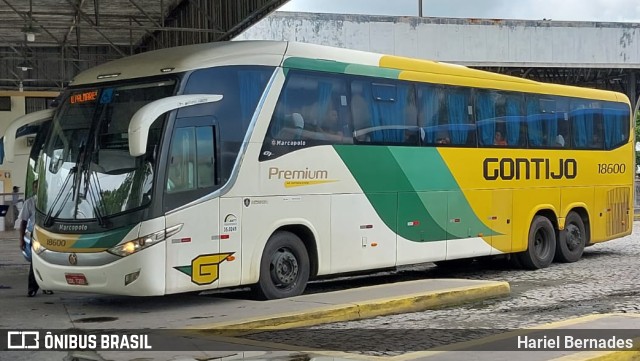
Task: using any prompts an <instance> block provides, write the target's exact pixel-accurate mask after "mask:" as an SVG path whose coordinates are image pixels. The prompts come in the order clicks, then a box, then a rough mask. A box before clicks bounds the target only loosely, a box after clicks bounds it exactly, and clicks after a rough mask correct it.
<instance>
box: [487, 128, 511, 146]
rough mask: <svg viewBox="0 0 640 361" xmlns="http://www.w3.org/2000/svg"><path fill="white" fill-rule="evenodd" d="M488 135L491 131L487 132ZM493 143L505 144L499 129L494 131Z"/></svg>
mask: <svg viewBox="0 0 640 361" xmlns="http://www.w3.org/2000/svg"><path fill="white" fill-rule="evenodd" d="M489 136H491V133H489ZM493 145H507V141H506V139H504V136H503V135H502V132H501V131H497V132H496V134H495V136H494V138H493Z"/></svg>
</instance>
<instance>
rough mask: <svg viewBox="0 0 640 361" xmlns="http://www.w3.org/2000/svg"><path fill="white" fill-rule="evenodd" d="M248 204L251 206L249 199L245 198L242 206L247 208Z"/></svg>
mask: <svg viewBox="0 0 640 361" xmlns="http://www.w3.org/2000/svg"><path fill="white" fill-rule="evenodd" d="M249 204H251V200H250V199H249V198H245V199H244V206H245V207H249Z"/></svg>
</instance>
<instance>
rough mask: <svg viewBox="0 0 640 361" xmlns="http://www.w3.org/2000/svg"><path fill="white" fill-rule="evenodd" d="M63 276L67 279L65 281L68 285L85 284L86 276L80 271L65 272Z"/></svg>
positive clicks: (86, 283)
mask: <svg viewBox="0 0 640 361" xmlns="http://www.w3.org/2000/svg"><path fill="white" fill-rule="evenodd" d="M64 277H65V278H66V279H67V283H68V284H70V285H79V286H87V285H89V283H88V282H87V277H85V276H84V275H83V274H82V273H65V274H64Z"/></svg>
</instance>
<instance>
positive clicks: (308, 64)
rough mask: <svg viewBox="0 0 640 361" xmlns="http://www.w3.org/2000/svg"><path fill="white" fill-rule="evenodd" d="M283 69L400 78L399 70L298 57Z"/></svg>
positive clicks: (288, 59) (289, 61)
mask: <svg viewBox="0 0 640 361" xmlns="http://www.w3.org/2000/svg"><path fill="white" fill-rule="evenodd" d="M283 67H284V68H285V70H286V68H291V69H303V70H314V71H324V72H331V73H340V74H352V75H363V76H374V77H380V78H389V79H398V77H399V76H400V70H397V69H389V68H380V67H377V66H369V65H360V64H350V63H343V62H339V61H332V60H322V59H308V58H298V57H291V58H287V59H286V60H285V61H284V64H283Z"/></svg>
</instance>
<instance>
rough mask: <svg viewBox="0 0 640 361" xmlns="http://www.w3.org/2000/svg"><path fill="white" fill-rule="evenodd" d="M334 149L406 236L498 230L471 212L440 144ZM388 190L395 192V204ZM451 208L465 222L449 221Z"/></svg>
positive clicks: (422, 239) (448, 235)
mask: <svg viewBox="0 0 640 361" xmlns="http://www.w3.org/2000/svg"><path fill="white" fill-rule="evenodd" d="M334 148H335V149H336V151H337V152H338V155H339V156H340V158H341V159H342V160H343V161H344V162H345V164H346V166H347V167H348V168H349V171H350V172H351V173H352V175H353V176H354V178H355V179H356V181H357V182H358V184H359V185H360V187H361V188H362V190H363V191H364V193H365V195H366V196H367V199H369V201H370V202H371V204H372V206H373V207H374V209H375V210H376V213H377V214H378V216H380V218H381V219H382V221H383V222H384V223H385V224H386V225H387V227H389V228H390V229H391V230H393V231H394V232H396V233H397V234H398V235H400V236H402V237H403V238H406V239H408V240H411V241H415V242H428V241H440V240H445V239H458V238H469V237H475V236H477V235H478V234H483V235H484V236H489V235H495V234H497V233H496V232H493V231H492V230H491V229H490V228H489V227H487V226H486V225H485V224H484V223H483V222H482V221H480V219H478V217H477V216H476V214H475V213H474V212H473V209H472V208H471V206H470V205H469V203H468V201H467V200H466V199H465V198H464V195H463V194H462V192H461V191H460V187H459V186H458V183H457V182H456V181H455V179H454V177H453V175H452V174H451V172H450V171H449V169H448V168H447V165H446V163H445V162H444V160H443V159H442V157H441V156H440V153H438V151H437V149H436V148H418V147H384V146H363V145H360V146H357V147H354V146H342V145H336V146H334ZM372 162H375V165H373V164H372ZM389 194H397V202H391V201H389V197H388V195H389ZM385 195H386V196H385ZM449 206H451V207H454V206H455V207H456V208H455V216H456V218H459V219H461V220H464V223H463V224H455V223H451V222H450V220H449V215H448V214H447V213H448V207H449Z"/></svg>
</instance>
